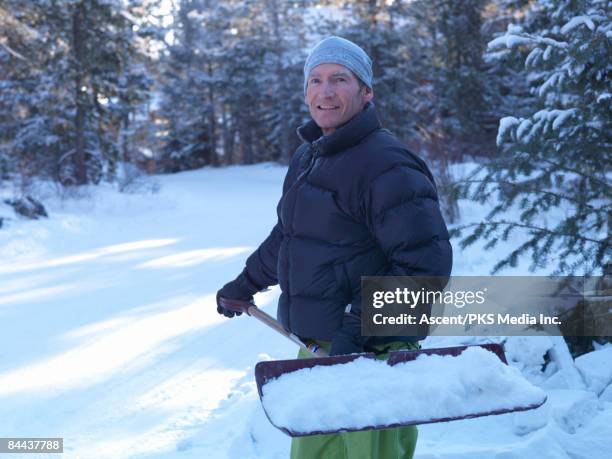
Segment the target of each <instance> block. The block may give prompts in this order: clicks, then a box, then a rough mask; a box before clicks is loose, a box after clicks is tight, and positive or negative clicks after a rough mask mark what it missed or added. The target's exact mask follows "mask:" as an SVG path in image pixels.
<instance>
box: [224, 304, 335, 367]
mask: <svg viewBox="0 0 612 459" xmlns="http://www.w3.org/2000/svg"><path fill="white" fill-rule="evenodd" d="M219 303H220V304H221V306H222V307H224V308H225V309H229V310H230V311H234V312H243V313H245V314H246V315H248V316H251V317H255V318H256V319H257V320H259V321H260V322H263V323H264V324H266V325H267V326H268V327H270V328H272V329H274V330H276V331H277V332H278V333H280V334H281V335H283V336H285V337H286V338H288V339H290V340H291V341H293V342H294V343H295V344H297V345H298V346H300V347H301V348H302V349H304V350H306V351H308V352H310V353H311V354H314V355H316V356H317V357H327V356H328V355H329V354H328V353H327V352H326V351H325V350H324V349H322V348H321V347H320V346H319V345H318V344H315V343H311V344H306V343H305V342H304V341H302V340H301V339H300V338H299V337H298V336H296V335H294V334H293V333H291V332H289V331H287V330H285V327H283V326H282V325H281V324H280V323H279V322H278V321H277V320H276V319H275V318H274V317H272V316H271V315H269V314H267V313H265V312H264V311H262V310H261V309H259V308H258V307H257V305H256V304H255V303H254V302H253V301H252V300H251V301H247V300H234V299H230V298H224V297H222V296H221V297H219Z"/></svg>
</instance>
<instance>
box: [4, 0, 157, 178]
mask: <svg viewBox="0 0 612 459" xmlns="http://www.w3.org/2000/svg"><path fill="white" fill-rule="evenodd" d="M6 10H7V11H10V12H11V15H12V16H13V17H14V18H15V24H16V26H15V27H16V28H17V27H19V28H21V29H23V30H30V31H32V33H31V34H30V35H31V37H30V38H29V39H28V41H27V43H26V44H24V45H23V46H22V48H23V49H22V50H23V54H20V53H19V52H13V53H7V54H4V55H3V59H6V60H7V64H8V68H12V69H13V70H12V71H10V72H8V74H5V75H7V76H6V77H4V78H6V79H5V80H4V82H3V86H7V87H8V88H10V90H8V91H6V92H4V91H3V92H2V97H1V98H2V102H0V103H1V104H2V105H3V106H4V104H6V105H7V106H10V105H12V109H13V110H15V111H16V112H17V116H16V117H14V118H15V120H14V122H13V124H12V125H11V126H8V127H6V128H5V129H7V130H6V131H4V132H3V134H2V135H3V137H4V136H5V138H7V139H10V142H9V143H8V145H5V146H4V149H5V151H8V152H9V154H10V156H11V158H12V162H13V163H14V164H13V165H14V167H15V169H17V170H19V171H21V172H22V175H46V176H49V177H53V178H55V179H57V180H59V181H60V182H61V183H63V184H83V183H88V182H97V181H98V180H100V179H101V178H102V176H103V174H104V173H105V172H109V173H110V174H111V175H112V172H113V170H114V166H113V165H114V163H115V162H116V161H117V159H118V158H119V135H118V133H119V131H120V130H121V129H122V127H123V129H125V128H126V127H127V125H128V124H129V116H130V113H131V112H133V111H134V107H135V106H137V105H138V104H139V103H141V102H143V101H144V100H145V99H146V97H147V87H148V84H149V82H150V81H149V79H148V78H147V72H146V70H145V69H144V68H143V67H142V65H141V63H142V62H143V61H144V56H143V54H142V52H141V50H140V49H139V47H138V45H139V43H138V41H137V39H136V38H137V34H136V33H135V26H136V25H137V24H136V23H138V22H139V19H138V18H142V17H143V16H144V15H145V14H146V2H144V1H138V2H131V3H130V4H129V5H126V4H125V2H122V1H120V0H115V1H97V0H96V1H87V2H85V1H75V0H62V1H57V0H56V1H51V0H43V1H40V2H18V1H14V0H7V2H6ZM26 35H27V34H26ZM9 47H10V45H9ZM5 49H6V48H5ZM13 65H14V67H13Z"/></svg>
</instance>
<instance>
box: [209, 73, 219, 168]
mask: <svg viewBox="0 0 612 459" xmlns="http://www.w3.org/2000/svg"><path fill="white" fill-rule="evenodd" d="M208 76H209V77H211V78H212V76H213V69H212V65H211V63H210V61H209V62H208ZM208 103H209V104H210V113H209V116H210V118H209V120H208V128H209V129H208V130H209V135H208V137H209V139H210V140H209V141H210V149H211V158H210V160H211V164H212V165H213V166H216V165H217V164H218V163H219V161H218V157H217V115H216V110H215V90H214V88H213V84H212V83H211V84H209V85H208Z"/></svg>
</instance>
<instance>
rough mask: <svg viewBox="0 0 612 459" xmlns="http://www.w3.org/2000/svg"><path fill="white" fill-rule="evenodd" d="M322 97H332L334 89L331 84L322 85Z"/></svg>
mask: <svg viewBox="0 0 612 459" xmlns="http://www.w3.org/2000/svg"><path fill="white" fill-rule="evenodd" d="M322 92H323V96H324V97H333V95H334V88H333V86H332V85H331V84H329V83H323V91H322Z"/></svg>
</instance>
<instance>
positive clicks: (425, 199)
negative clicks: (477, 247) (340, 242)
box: [351, 165, 453, 315]
mask: <svg viewBox="0 0 612 459" xmlns="http://www.w3.org/2000/svg"><path fill="white" fill-rule="evenodd" d="M362 205H363V212H364V215H365V220H366V224H367V226H368V228H369V230H370V232H371V234H372V235H373V237H374V238H375V239H376V241H377V243H378V245H379V247H380V248H381V250H382V251H383V253H384V254H385V256H386V258H387V260H388V269H387V270H386V272H382V273H380V275H381V276H428V277H440V278H441V279H440V283H439V288H444V286H445V285H446V283H447V282H448V277H449V276H450V273H451V267H452V259H453V257H452V248H451V245H450V243H449V235H448V231H447V229H446V224H445V223H444V219H443V217H442V214H441V212H440V206H439V203H438V195H437V191H436V187H435V185H434V182H433V178H432V177H431V175H430V173H429V171H428V170H425V171H423V170H420V169H418V168H415V167H411V166H410V165H393V166H391V167H389V168H388V169H387V170H386V171H384V172H383V173H381V174H380V175H378V176H377V177H376V178H374V179H373V180H372V181H371V182H370V184H369V186H368V187H367V189H366V190H365V192H364V194H363V201H362ZM360 300H361V297H360V295H359V298H354V301H353V304H352V308H351V310H352V312H354V313H356V314H359V315H360V314H361V307H360V306H361V305H360V303H361V301H360Z"/></svg>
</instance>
